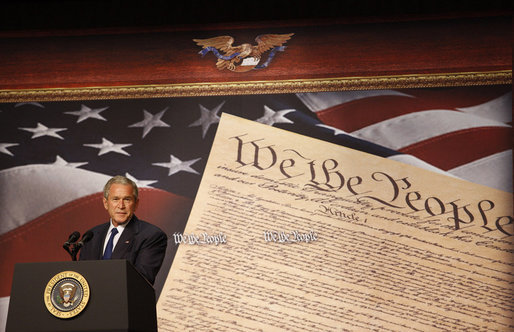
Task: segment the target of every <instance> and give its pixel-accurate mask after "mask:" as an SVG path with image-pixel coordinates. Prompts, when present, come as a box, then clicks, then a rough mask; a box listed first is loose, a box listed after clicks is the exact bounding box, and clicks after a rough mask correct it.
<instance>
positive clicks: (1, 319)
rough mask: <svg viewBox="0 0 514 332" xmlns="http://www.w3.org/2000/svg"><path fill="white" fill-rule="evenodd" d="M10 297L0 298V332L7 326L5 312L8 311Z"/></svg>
mask: <svg viewBox="0 0 514 332" xmlns="http://www.w3.org/2000/svg"><path fill="white" fill-rule="evenodd" d="M9 299H10V297H9V296H7V297H0V332H5V325H6V324H7V312H8V310H9Z"/></svg>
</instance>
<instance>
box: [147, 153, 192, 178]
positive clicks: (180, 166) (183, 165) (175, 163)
mask: <svg viewBox="0 0 514 332" xmlns="http://www.w3.org/2000/svg"><path fill="white" fill-rule="evenodd" d="M200 159H202V158H196V159H192V160H188V161H182V160H180V159H178V158H177V157H175V156H174V155H170V162H169V163H153V164H152V165H155V166H160V167H165V168H168V169H169V172H168V176H170V175H173V174H175V173H178V172H180V171H184V172H189V173H193V174H200V173H198V172H197V171H195V170H194V169H192V168H191V165H193V164H194V163H196V162H197V161H198V160H200Z"/></svg>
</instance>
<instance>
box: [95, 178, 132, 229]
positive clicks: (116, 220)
mask: <svg viewBox="0 0 514 332" xmlns="http://www.w3.org/2000/svg"><path fill="white" fill-rule="evenodd" d="M103 202H104V207H105V209H106V210H107V212H108V213H109V215H110V216H111V219H112V223H113V224H114V226H118V225H122V224H124V223H126V222H127V221H129V220H130V218H132V215H133V214H134V211H136V208H137V205H138V203H139V200H137V201H136V200H135V198H134V190H133V189H132V186H131V185H128V184H118V183H113V184H112V185H111V188H110V189H109V195H108V198H107V199H106V198H105V197H104V198H103Z"/></svg>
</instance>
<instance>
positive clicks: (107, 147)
mask: <svg viewBox="0 0 514 332" xmlns="http://www.w3.org/2000/svg"><path fill="white" fill-rule="evenodd" d="M131 145H132V144H114V143H113V142H111V141H109V140H108V139H106V138H104V137H102V143H101V144H84V146H89V147H91V148H97V149H100V151H99V152H98V155H99V156H101V155H103V154H106V153H109V152H116V153H121V154H124V155H127V156H130V154H129V153H128V152H126V151H125V150H123V148H126V147H128V146H131Z"/></svg>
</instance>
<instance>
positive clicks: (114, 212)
mask: <svg viewBox="0 0 514 332" xmlns="http://www.w3.org/2000/svg"><path fill="white" fill-rule="evenodd" d="M103 195H104V197H103V203H104V207H105V209H106V210H107V212H108V213H109V215H110V217H111V220H110V221H109V222H107V223H105V224H101V225H98V226H96V227H94V228H92V229H91V232H92V233H93V238H92V240H91V241H89V242H86V243H85V244H84V246H83V247H82V249H81V250H80V256H79V259H80V260H96V259H126V260H128V261H129V262H131V263H132V265H134V267H135V268H136V269H137V270H138V271H139V273H141V274H142V275H143V276H144V277H145V278H146V279H147V280H148V281H149V282H150V283H151V284H153V283H154V281H155V276H156V275H157V272H159V269H160V268H161V265H162V261H163V260H164V256H165V253H166V246H167V236H166V234H165V233H164V232H163V231H162V230H161V229H159V228H158V227H157V226H154V225H152V224H150V223H147V222H146V221H143V220H139V219H138V218H137V217H136V216H135V214H134V212H135V211H136V209H137V206H138V204H139V198H138V189H137V185H136V184H135V183H134V182H133V181H132V180H130V179H128V178H126V177H124V176H120V175H117V176H115V177H113V178H112V179H110V180H109V181H108V182H107V183H106V184H105V186H104V192H103Z"/></svg>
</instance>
